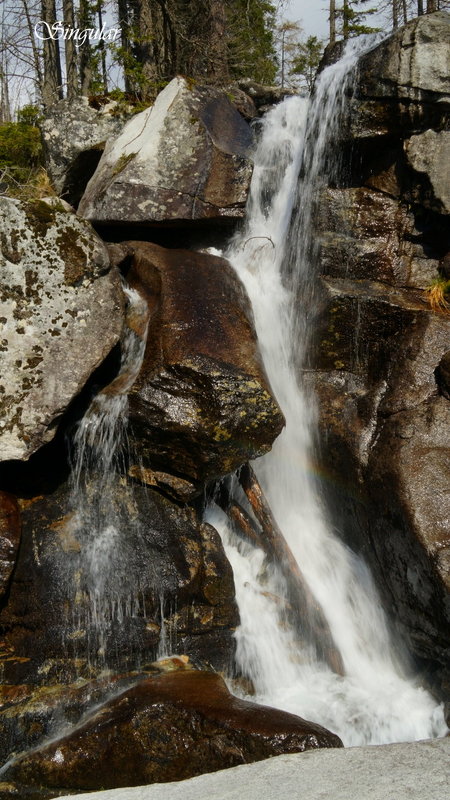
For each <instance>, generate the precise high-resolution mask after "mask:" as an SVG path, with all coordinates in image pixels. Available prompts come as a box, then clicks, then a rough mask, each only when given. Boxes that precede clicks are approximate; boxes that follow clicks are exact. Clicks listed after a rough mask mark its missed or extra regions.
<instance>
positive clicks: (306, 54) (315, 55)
mask: <svg viewBox="0 0 450 800" xmlns="http://www.w3.org/2000/svg"><path fill="white" fill-rule="evenodd" d="M322 53H323V42H322V41H321V40H320V39H318V38H317V36H308V38H307V39H306V41H305V42H300V43H299V44H298V45H297V50H296V54H295V55H294V58H293V59H292V64H291V70H290V74H291V75H298V76H299V77H300V78H301V79H302V82H303V84H304V85H305V86H306V88H307V89H308V91H309V92H311V91H312V88H313V83H314V79H315V77H316V73H317V68H318V66H319V63H320V59H321V58H322Z"/></svg>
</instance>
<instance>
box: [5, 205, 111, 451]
mask: <svg viewBox="0 0 450 800" xmlns="http://www.w3.org/2000/svg"><path fill="white" fill-rule="evenodd" d="M0 228H1V234H0V242H1V248H0V332H1V350H2V375H1V386H0V411H1V421H0V460H2V461H3V460H8V459H23V458H28V457H29V456H30V454H31V453H33V452H34V451H35V450H36V449H37V448H38V447H39V446H40V445H41V444H42V443H43V442H46V441H48V440H49V439H51V438H52V436H53V435H54V432H55V425H56V422H57V421H58V418H59V417H60V416H61V414H62V413H63V412H64V410H65V409H66V408H67V406H68V404H69V403H70V402H71V400H72V399H73V398H74V397H75V396H76V395H77V394H78V392H79V391H80V389H81V388H82V387H83V386H84V384H85V382H86V381H87V379H88V378H89V376H90V375H91V373H92V372H93V371H94V370H95V368H96V367H97V366H98V365H99V364H100V363H101V362H102V361H103V359H104V358H105V356H106V355H107V354H108V353H109V351H110V350H111V348H112V347H113V346H114V345H115V343H116V342H117V341H118V338H119V335H120V331H121V328H122V306H123V300H122V290H121V284H120V277H119V275H118V274H117V273H116V271H110V270H109V258H108V253H107V250H106V248H105V246H104V245H103V243H102V241H101V240H100V239H99V237H98V236H97V235H96V234H95V233H94V231H93V230H92V228H91V226H90V224H89V223H88V222H86V221H85V220H81V219H79V218H78V217H76V216H75V214H73V213H71V212H70V211H67V209H66V207H65V206H64V205H63V204H60V203H59V202H58V201H56V203H55V202H53V203H51V202H44V201H42V200H39V201H35V202H20V201H19V200H12V199H9V198H5V197H3V198H0Z"/></svg>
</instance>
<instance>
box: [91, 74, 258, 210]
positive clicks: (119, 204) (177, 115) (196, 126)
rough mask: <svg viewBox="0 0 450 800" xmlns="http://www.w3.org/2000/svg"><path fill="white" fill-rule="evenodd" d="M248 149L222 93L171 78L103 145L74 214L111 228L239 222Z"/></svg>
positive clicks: (241, 124) (243, 126)
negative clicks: (188, 221) (231, 220)
mask: <svg viewBox="0 0 450 800" xmlns="http://www.w3.org/2000/svg"><path fill="white" fill-rule="evenodd" d="M251 147H252V134H251V130H250V128H249V126H248V124H247V123H246V122H245V121H244V119H243V118H242V117H241V115H240V114H239V113H238V112H237V111H236V109H235V108H234V107H233V105H232V104H231V103H230V101H229V100H228V98H227V96H226V95H225V93H224V92H221V91H220V90H216V89H213V88H211V87H208V88H206V87H201V86H193V85H191V84H189V82H188V81H187V80H185V79H184V78H174V79H173V80H172V81H171V82H170V83H169V85H168V86H166V88H165V89H164V90H163V91H162V92H161V93H160V94H159V95H158V97H157V99H156V101H155V104H154V105H153V106H151V107H150V108H148V109H146V110H145V111H143V112H142V113H141V114H138V115H136V116H135V117H133V119H132V120H130V121H129V122H128V123H127V124H126V125H125V127H124V129H123V131H122V132H121V134H120V135H119V136H118V137H117V138H116V139H114V140H113V141H110V142H109V143H108V145H107V147H106V149H105V152H104V154H103V156H102V158H101V160H100V163H99V165H98V167H97V170H96V172H95V174H94V176H93V177H92V179H91V180H90V182H89V184H88V186H87V188H86V192H85V194H84V195H83V198H82V200H81V203H80V206H79V213H80V214H82V215H83V216H84V217H86V218H87V219H89V220H91V221H93V222H95V223H103V224H105V223H109V224H114V225H124V224H130V223H138V224H142V225H149V224H152V223H161V222H165V223H167V222H172V223H173V222H174V221H178V222H180V221H184V220H205V219H209V220H212V219H214V220H216V221H217V220H220V219H227V218H228V219H230V218H231V219H233V218H234V219H236V218H240V217H242V216H243V214H244V208H245V202H246V199H247V193H248V188H249V182H250V178H251V174H252V164H251V161H250V159H249V155H250V150H251Z"/></svg>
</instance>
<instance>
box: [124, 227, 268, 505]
mask: <svg viewBox="0 0 450 800" xmlns="http://www.w3.org/2000/svg"><path fill="white" fill-rule="evenodd" d="M111 252H113V255H114V258H115V259H117V260H120V259H124V258H126V257H127V253H128V257H130V254H131V256H132V267H131V269H130V270H129V272H128V273H127V279H128V281H129V282H130V283H131V285H132V286H134V287H135V288H137V289H138V290H139V291H141V292H143V293H144V295H145V296H146V298H147V300H148V302H149V304H150V307H151V308H152V309H153V315H152V318H151V323H150V330H149V338H148V346H147V350H146V354H145V357H144V364H143V367H142V369H141V372H140V374H139V377H138V378H137V380H136V382H135V383H134V385H133V387H132V389H131V392H130V395H129V404H130V411H129V417H130V423H131V427H132V430H133V436H134V437H135V438H136V441H137V442H138V445H137V449H138V452H139V457H140V459H141V461H142V462H143V465H144V466H148V467H150V468H153V469H156V470H160V471H161V470H162V471H164V472H166V473H167V472H172V473H174V474H175V475H178V476H179V477H181V478H183V479H184V480H187V481H189V482H191V483H193V484H194V486H196V487H197V491H200V490H202V487H203V486H204V484H205V483H206V482H207V481H210V480H213V479H216V478H218V477H219V476H221V475H224V474H226V473H230V472H232V471H233V470H235V469H236V468H237V467H238V466H240V465H241V464H243V463H244V462H245V461H247V460H248V459H249V458H255V457H256V456H258V455H262V454H263V453H265V452H267V451H268V450H269V449H270V446H271V444H272V442H273V439H274V438H275V436H276V435H277V434H278V433H279V432H280V430H281V428H282V426H283V417H282V415H281V412H280V410H279V408H278V405H277V404H276V401H275V400H274V398H273V396H272V394H271V391H270V387H269V386H268V383H267V378H266V376H265V373H264V369H263V367H262V364H261V360H260V356H259V353H258V349H257V343H256V337H255V333H254V330H253V327H252V324H251V309H250V305H249V301H248V298H247V296H246V294H245V292H244V289H243V287H242V285H241V284H240V283H239V282H238V279H237V277H236V275H235V273H234V271H233V270H232V269H231V267H230V265H229V264H228V262H227V261H226V260H225V259H222V258H218V257H216V256H212V255H209V254H206V253H194V252H189V251H182V250H166V249H164V248H162V247H158V246H157V245H153V244H149V243H143V242H130V243H125V244H122V245H120V246H118V247H116V248H112V251H111ZM141 474H142V473H141ZM174 490H175V487H174Z"/></svg>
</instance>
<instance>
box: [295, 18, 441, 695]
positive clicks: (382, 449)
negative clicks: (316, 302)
mask: <svg viewBox="0 0 450 800" xmlns="http://www.w3.org/2000/svg"><path fill="white" fill-rule="evenodd" d="M449 34H450V17H449V15H448V14H445V13H444V14H442V13H437V14H433V15H428V16H425V17H421V18H419V19H418V20H414V21H413V22H411V23H409V24H408V25H407V26H406V27H405V28H404V29H402V30H400V31H398V32H397V33H395V34H394V35H393V36H392V37H390V38H389V39H387V40H385V41H384V42H382V43H381V44H380V45H378V47H376V48H375V49H374V50H372V51H371V52H370V53H368V54H366V55H365V56H364V57H363V59H362V62H361V65H360V74H359V78H358V80H357V83H356V87H355V92H354V95H353V98H352V100H351V103H350V106H349V112H348V123H349V124H348V127H347V131H346V133H345V134H344V137H345V136H349V135H350V136H352V137H356V139H355V138H353V140H352V147H350V144H349V142H348V140H344V141H343V142H342V146H343V148H344V149H347V152H349V153H350V154H351V159H350V161H351V163H350V171H349V173H348V174H347V175H346V176H345V177H344V178H343V180H342V184H341V185H333V187H329V188H328V189H326V190H325V191H324V193H323V195H322V199H321V207H320V213H319V214H318V216H317V237H318V241H319V246H320V256H319V259H320V267H321V272H322V304H321V308H320V311H319V320H318V321H319V326H318V327H319V332H318V337H317V343H316V349H315V363H316V367H317V372H316V374H315V377H314V382H315V386H316V389H317V393H318V398H319V411H320V416H321V431H322V442H323V448H322V460H323V464H324V466H326V469H327V472H328V474H329V475H331V477H332V479H333V480H332V482H330V483H329V484H328V487H327V489H326V491H327V494H328V497H329V502H330V505H331V507H332V509H333V515H334V519H335V520H337V521H338V524H339V525H340V527H341V528H343V529H345V530H346V531H347V534H348V535H349V537H350V539H351V540H352V542H353V544H354V545H355V546H356V547H357V548H359V549H362V550H363V551H364V553H365V556H366V558H372V566H373V568H374V571H375V573H376V574H377V575H378V579H379V582H380V585H381V586H382V587H383V590H384V596H385V598H386V601H387V604H388V605H389V606H391V607H393V608H394V610H395V616H396V619H397V621H398V623H399V625H400V628H401V634H402V636H403V637H404V638H405V639H406V641H407V642H408V644H409V645H410V648H411V651H412V652H413V653H414V655H415V656H416V657H417V658H418V659H419V660H421V662H422V663H423V665H424V667H425V668H428V669H429V671H430V675H431V679H432V680H434V681H435V685H436V686H437V687H438V690H439V691H444V693H445V691H446V688H445V687H446V683H447V681H448V678H447V677H446V675H445V670H446V668H447V665H448V653H449V648H450V640H449V638H448V632H449V622H450V617H449V606H448V591H449V589H450V568H449V567H450V565H449V556H448V554H449V552H450V527H449V520H450V506H449V495H448V486H449V485H450V472H449V449H448V433H445V431H446V429H447V431H448V424H449V421H450V405H449V402H448V389H447V388H446V386H447V380H448V375H447V372H448V369H447V366H446V365H447V360H448V356H447V354H448V342H449V341H450V317H449V315H448V314H445V313H442V312H435V311H433V310H432V308H431V306H430V304H429V302H428V297H427V292H426V289H427V288H428V287H430V285H431V284H432V283H433V282H435V281H439V280H440V279H442V278H443V277H445V275H446V273H445V264H446V261H447V260H448V250H449V247H450V242H449V238H448V221H447V216H446V215H447V214H448V180H447V179H446V169H447V164H448V163H449V153H448V135H447V134H446V133H445V132H444V131H443V130H442V125H443V119H444V117H445V113H446V111H447V110H448V107H449V104H450V95H449V81H448V71H447V70H446V69H445V63H446V58H447V55H448V46H447V43H448V38H449ZM349 184H350V185H349ZM309 379H311V376H310V377H309ZM333 487H334V488H333ZM371 554H372V555H371ZM433 673H436V674H435V675H433ZM447 688H448V687H447Z"/></svg>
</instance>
